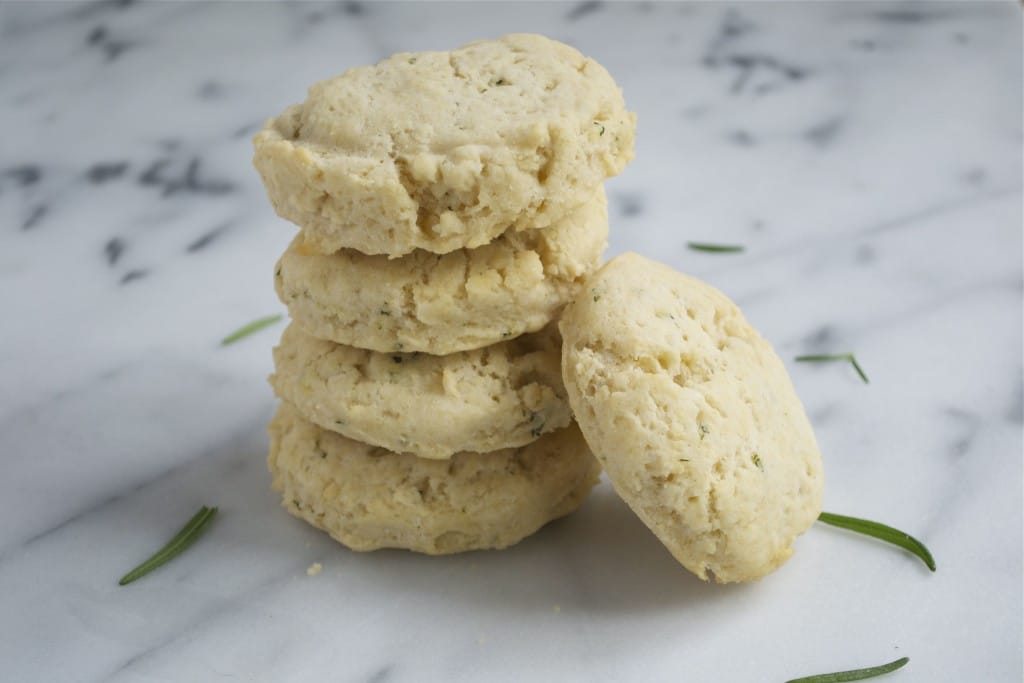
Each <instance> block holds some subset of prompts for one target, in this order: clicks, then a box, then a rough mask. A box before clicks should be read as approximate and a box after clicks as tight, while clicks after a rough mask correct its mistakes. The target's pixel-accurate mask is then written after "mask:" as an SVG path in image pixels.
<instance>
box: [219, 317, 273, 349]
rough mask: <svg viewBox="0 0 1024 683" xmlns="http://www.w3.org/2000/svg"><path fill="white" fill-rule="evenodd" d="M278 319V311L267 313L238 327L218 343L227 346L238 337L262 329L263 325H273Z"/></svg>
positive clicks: (240, 337)
mask: <svg viewBox="0 0 1024 683" xmlns="http://www.w3.org/2000/svg"><path fill="white" fill-rule="evenodd" d="M280 319H281V314H280V313H278V314H277V315H268V316H267V317H265V318H260V319H259V320H253V321H252V322H251V323H249V324H248V325H243V326H242V327H239V328H238V329H237V330H235V331H234V332H232V333H231V334H229V335H228V336H226V337H224V338H223V339H221V340H220V345H221V346H227V345H228V344H234V343H235V342H236V341H238V340H239V339H242V338H243V337H248V336H249V335H250V334H252V333H253V332H258V331H259V330H262V329H263V328H264V327H269V326H270V325H273V324H274V323H276V322H278V321H279V320H280Z"/></svg>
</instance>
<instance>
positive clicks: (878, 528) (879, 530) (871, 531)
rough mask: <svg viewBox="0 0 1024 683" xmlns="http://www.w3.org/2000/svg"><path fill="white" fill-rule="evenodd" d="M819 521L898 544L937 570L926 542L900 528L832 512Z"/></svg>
mask: <svg viewBox="0 0 1024 683" xmlns="http://www.w3.org/2000/svg"><path fill="white" fill-rule="evenodd" d="M818 521H819V522H824V523H825V524H831V525H832V526H837V527H839V528H841V529H849V530H850V531H856V532H857V533H859V534H864V535H865V536H871V537H873V538H877V539H880V540H882V541H885V542H887V543H892V544H893V545H898V546H899V547H901V548H903V549H904V550H909V551H910V552H912V553H914V554H915V555H917V556H918V557H919V558H921V561H922V562H924V563H925V565H927V566H928V569H931V570H932V571H935V558H933V557H932V554H931V552H929V550H928V548H926V547H925V545H924V543H921V541H919V540H917V539H916V538H914V537H913V536H911V535H910V534H908V533H906V532H903V531H900V530H899V529H893V528H892V527H891V526H886V525H885V524H880V523H878V522H872V521H870V520H867V519H858V518H857V517H847V516H845V515H834V514H832V513H831V512H822V513H821V515H819V516H818Z"/></svg>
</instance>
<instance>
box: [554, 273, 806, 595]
mask: <svg viewBox="0 0 1024 683" xmlns="http://www.w3.org/2000/svg"><path fill="white" fill-rule="evenodd" d="M560 329H561V331H562V336H563V347H562V373H563V379H564V381H565V388H566V391H567V393H568V396H569V403H570V405H571V407H572V409H573V413H574V414H575V416H576V419H577V421H578V422H579V425H580V428H581V429H582V430H583V433H584V435H585V436H586V438H587V442H588V443H589V444H590V446H591V448H592V450H593V451H594V454H595V455H596V456H597V458H598V460H600V461H601V464H602V465H603V466H604V468H605V471H606V472H607V473H608V477H609V479H611V481H612V484H613V485H614V487H615V490H616V492H617V493H618V494H619V495H620V496H621V497H622V498H623V500H625V501H626V502H627V503H628V504H629V506H630V507H631V508H632V509H633V511H634V512H636V513H637V516H639V517H640V518H641V519H642V520H643V521H644V523H645V524H647V526H648V527H649V528H650V529H651V530H652V531H653V532H654V533H655V535H657V536H658V538H659V539H660V540H661V541H662V543H664V544H665V546H666V547H667V548H668V549H669V550H670V551H671V552H672V554H673V555H674V556H675V557H676V559H677V560H679V562H680V563H681V564H683V566H685V567H686V568H687V569H689V570H690V571H692V572H693V573H695V574H697V575H698V576H699V577H701V578H702V579H707V578H712V577H713V578H714V579H716V580H717V581H719V582H722V583H726V582H731V581H750V580H753V579H757V578H760V577H762V576H764V575H765V574H768V573H769V572H771V571H773V570H774V569H776V568H777V567H779V566H780V565H781V564H782V563H783V562H785V561H786V559H787V558H788V557H789V556H790V555H791V553H792V544H793V541H794V540H795V538H796V537H797V536H798V535H800V534H801V533H803V532H804V531H806V530H807V529H808V528H809V527H810V526H811V524H813V523H814V520H815V519H817V517H818V514H819V513H820V512H821V498H822V467H821V456H820V454H819V452H818V447H817V444H816V442H815V439H814V432H813V430H812V429H811V425H810V423H809V422H808V420H807V416H806V415H805V414H804V410H803V406H802V405H801V404H800V400H799V398H798V397H797V395H796V392H795V391H794V389H793V385H792V383H791V382H790V380H789V375H788V374H787V373H786V369H785V367H783V365H782V362H781V361H780V360H779V358H778V356H776V355H775V352H774V351H773V350H772V347H771V345H770V344H769V343H768V342H767V341H765V340H764V339H763V338H762V337H761V335H760V334H758V332H757V330H755V329H754V328H753V327H752V326H751V325H750V324H749V323H748V322H747V321H746V319H744V317H743V314H742V313H741V312H740V310H739V309H738V308H737V307H736V305H735V304H733V303H732V302H731V301H729V299H727V298H726V297H725V296H724V295H723V294H722V293H721V292H719V291H718V290H716V289H714V288H713V287H711V286H709V285H707V284H705V283H703V282H700V281H699V280H695V279H693V278H690V277H687V276H685V275H683V274H681V273H678V272H676V271H674V270H672V269H671V268H668V267H667V266H664V265H661V264H659V263H655V262H653V261H649V260H647V259H644V258H642V257H640V256H637V255H636V254H625V255H623V256H619V257H618V258H615V259H613V260H612V261H610V262H608V263H607V264H606V265H605V266H604V267H603V268H602V269H601V270H599V271H598V272H597V273H595V274H594V275H592V276H591V277H590V278H588V279H587V281H586V283H585V284H584V289H583V290H582V292H581V294H580V295H579V296H578V297H577V298H576V300H575V301H574V302H573V303H572V304H570V305H569V306H568V308H566V310H565V313H564V314H563V316H562V321H561V326H560Z"/></svg>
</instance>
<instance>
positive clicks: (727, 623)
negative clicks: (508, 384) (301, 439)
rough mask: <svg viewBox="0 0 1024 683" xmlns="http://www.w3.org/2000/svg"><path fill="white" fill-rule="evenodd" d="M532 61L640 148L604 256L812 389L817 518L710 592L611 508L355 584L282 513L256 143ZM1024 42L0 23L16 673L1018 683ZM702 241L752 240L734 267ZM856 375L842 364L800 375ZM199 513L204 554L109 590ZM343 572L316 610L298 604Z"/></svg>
mask: <svg viewBox="0 0 1024 683" xmlns="http://www.w3.org/2000/svg"><path fill="white" fill-rule="evenodd" d="M512 31H535V32H541V33H545V34H547V35H550V36H552V37H554V38H557V39H560V40H564V41H566V42H569V43H572V44H574V45H576V46H577V47H579V48H580V49H581V50H582V51H583V52H585V53H587V54H589V55H592V56H594V57H596V58H597V59H598V60H599V61H601V62H602V63H603V64H604V65H605V66H606V67H607V68H608V69H609V71H610V72H611V73H612V74H613V75H614V76H615V78H616V79H617V80H618V82H619V83H620V84H621V86H622V87H623V89H624V92H625V95H626V98H627V101H628V103H629V105H630V106H631V108H633V109H634V110H635V111H637V113H638V116H639V130H638V138H637V159H636V161H635V162H634V163H633V164H632V165H631V166H630V167H629V168H628V169H627V170H626V172H625V173H624V174H623V175H622V176H620V177H619V178H616V179H614V180H612V181H611V182H610V183H609V184H608V192H609V198H610V212H611V217H612V237H611V248H610V250H609V255H613V254H615V253H619V252H622V251H626V250H633V251H638V252H641V253H644V254H646V255H649V256H652V257H655V258H658V259H660V260H662V261H665V262H667V263H669V264H671V265H673V266H674V267H676V268H679V269H681V270H684V271H686V272H689V273H692V274H695V275H697V276H698V277H701V278H703V279H706V280H708V281H709V282H711V283H713V284H714V285H716V286H717V287H719V288H721V289H722V290H723V291H725V292H726V293H727V294H729V295H730V296H731V297H733V298H734V299H735V300H736V301H737V302H738V303H740V304H741V305H742V306H743V308H744V310H745V312H746V313H747V315H748V317H749V318H750V319H751V320H752V321H753V322H754V323H755V324H756V325H757V326H758V327H759V328H760V329H761V330H762V332H763V333H764V334H765V336H766V337H768V338H769V339H770V340H771V341H772V342H773V343H774V344H775V345H776V348H777V349H778V351H779V353H780V355H781V356H782V357H783V359H784V360H786V361H787V365H788V366H789V368H790V371H791V373H792V375H793V378H794V382H795V384H796V385H797V389H798V391H799V393H800V396H801V398H802V399H803V401H804V403H805V405H806V407H807V410H808V413H809V415H810V416H811V418H812V421H813V423H814V425H815V428H816V432H817V434H818V438H819V441H820V444H821V446H822V450H823V453H824V456H825V465H826V476H827V487H826V509H829V510H833V511H837V512H844V513H848V514H854V515H861V516H866V517H872V518H876V519H879V520H883V521H885V522H888V523H891V524H894V525H896V526H899V527H901V528H905V529H907V530H908V531H911V532H912V533H914V534H916V535H917V536H918V537H919V538H921V539H922V540H923V541H925V542H926V543H927V544H928V545H929V547H930V548H931V549H932V551H933V552H934V553H935V555H936V559H937V561H938V565H939V571H938V572H937V573H936V574H934V575H933V574H930V573H929V572H928V571H927V570H926V569H925V568H924V567H923V566H920V565H919V564H918V563H917V562H916V561H915V560H913V559H912V558H908V556H905V555H903V554H901V553H900V552H897V551H894V550H891V549H889V548H887V547H884V546H882V545H881V544H878V543H874V542H872V541H870V540H866V539H861V538H859V537H853V536H851V535H849V534H847V533H845V532H842V531H840V530H836V529H832V528H826V527H820V528H819V527H815V528H814V529H812V530H811V531H810V532H809V533H808V534H807V535H806V536H805V537H804V538H802V539H801V540H800V541H799V543H798V546H797V552H796V555H795V556H794V557H793V559H792V560H791V561H790V562H789V563H788V564H787V565H786V566H785V567H784V568H783V569H782V570H781V571H779V572H778V573H777V574H774V575H772V576H771V577H769V578H767V579H765V580H764V581H762V582H759V583H757V584H755V585H747V586H715V585H705V584H703V583H701V582H700V581H698V580H697V579H695V578H694V577H692V576H690V575H688V574H687V573H686V572H685V571H683V570H682V569H681V568H680V567H679V566H678V565H677V564H676V563H675V562H674V561H673V560H672V558H671V557H670V556H669V555H668V553H667V552H665V551H664V549H663V548H662V547H661V546H660V545H659V544H658V542H657V541H656V540H655V539H654V538H653V536H651V535H650V534H649V533H647V532H646V530H645V529H644V527H643V525H642V524H641V523H640V522H639V521H638V520H637V519H636V518H635V517H633V516H632V514H631V513H630V512H629V511H628V509H627V508H626V507H625V505H624V504H622V503H621V502H620V501H619V500H618V499H617V498H615V496H614V495H613V493H612V492H611V490H610V488H609V487H608V486H607V484H603V485H602V486H601V487H599V489H598V490H597V491H595V493H594V495H593V496H592V497H591V499H590V500H589V501H588V502H587V504H586V505H585V506H584V507H583V509H581V510H580V511H579V512H578V513H577V514H575V515H573V516H571V517H569V518H567V519H565V520H562V521H559V522H556V523H554V524H552V525H550V526H549V527H547V528H545V529H544V530H542V531H541V532H540V533H538V534H537V535H536V536H534V537H533V538H530V539H528V540H526V541H524V542H523V543H521V544H520V545H518V546H516V547H514V548H512V549H510V550H507V551H502V552H494V553H473V554H469V555H463V556H453V557H445V558H428V557H421V556H415V555H411V554H408V553H403V552H397V551H387V552H378V553H372V554H355V553H351V552H348V551H347V550H345V549H343V548H341V547H340V546H338V545H337V544H335V543H334V542H332V541H330V539H328V538H326V537H324V536H323V535H322V534H319V533H317V532H315V531H314V530H312V529H310V528H307V527H306V526H305V525H303V524H301V523H300V522H297V521H296V520H293V519H291V518H289V517H288V516H287V515H286V514H285V513H284V512H283V511H281V510H279V509H278V505H277V499H276V496H275V495H274V494H273V493H272V492H271V491H270V490H269V476H268V475H267V473H266V469H265V465H264V456H265V451H266V436H265V434H264V425H265V424H266V422H267V420H268V419H269V417H270V414H271V412H272V410H273V399H272V396H271V393H270V390H269V388H268V386H267V385H266V382H265V377H266V375H267V374H268V373H269V371H270V347H271V346H272V344H273V343H274V341H275V339H276V335H277V334H278V333H279V332H280V329H281V328H280V327H276V328H271V329H268V330H266V331H264V332H262V333H260V334H258V335H255V336H253V337H251V338H248V339H246V340H244V341H243V342H240V343H239V344H237V345H234V346H231V347H227V348H221V347H220V346H219V345H218V343H219V340H220V338H221V337H222V336H223V335H224V334H226V333H227V332H229V331H230V330H232V329H234V328H235V327H237V326H238V325H240V324H242V323H244V322H247V321H249V320H251V319H253V318H256V317H260V316H263V315H266V314H268V313H275V312H279V311H281V310H282V307H281V305H280V304H279V303H278V302H277V301H276V298H275V296H274V293H273V290H272V280H271V274H272V269H273V264H274V262H275V261H276V259H277V256H278V255H279V254H280V252H281V251H282V250H283V249H284V247H285V245H286V244H287V242H288V240H289V239H290V237H291V234H292V229H291V227H290V226H289V225H288V224H287V223H285V222H284V221H282V220H280V219H278V218H276V217H275V216H274V215H273V212H272V211H271V209H270V207H269V204H268V203H267V201H266V199H265V197H264V195H263V189H262V187H261V185H260V182H259V179H258V177H257V175H256V173H255V172H254V171H253V169H252V167H251V164H250V158H251V143H250V137H251V136H252V134H253V133H254V132H255V131H256V130H257V129H258V127H259V126H260V125H261V124H262V122H263V121H264V120H265V119H266V118H268V117H269V116H272V115H274V114H275V113H277V112H278V111H280V110H281V109H282V108H283V107H284V106H286V105H287V104H289V103H292V102H295V101H298V100H300V99H302V97H303V95H304V91H305V88H306V86H307V85H308V84H310V83H312V82H314V81H316V80H319V79H321V78H324V77H327V76H330V75H333V74H335V73H338V72H340V71H342V70H343V69H345V68H347V67H349V66H355V65H360V64H365V63H370V62H373V61H375V60H377V59H380V58H382V57H385V56H387V55H388V54H390V53H392V52H396V51H400V50H405V51H409V50H421V49H443V48H448V47H452V46H456V45H459V44H461V43H463V42H467V41H469V40H472V39H476V38H481V37H496V36H499V35H501V34H503V33H507V32H512ZM1020 55H1021V14H1020V9H1019V6H1018V5H1017V4H1015V3H1012V2H962V3H954V2H914V3H861V2H839V3H773V2H765V3H754V4H732V3H730V4H724V3H700V4H681V3H602V2H581V3H543V4H541V3H487V4H470V3H413V4H405V3H371V2H365V3H362V2H338V3H267V4H233V3H171V2H157V3H136V2H124V1H113V2H98V3H73V4H69V3H10V2H9V3H4V4H0V123H2V125H3V130H4V135H3V138H2V141H0V305H2V308H3V311H4V316H3V319H4V321H5V322H4V323H3V325H2V327H0V329H2V333H0V379H2V381H0V455H2V457H3V459H4V463H5V465H6V470H5V476H4V477H3V480H2V481H3V483H2V484H0V486H2V488H0V500H2V501H3V502H2V505H3V507H2V514H0V662H3V673H2V674H0V678H3V679H4V680H12V681H37V680H39V681H41V680H46V681H138V680H152V681H157V680H221V679H225V680H255V681H280V680H310V681H313V680H316V681H319V680H338V681H373V682H374V683H382V682H384V681H387V682H389V683H398V682H401V681H426V680H437V681H478V680H496V681H497V680H508V681H512V680H559V681H626V680H629V681H641V680H642V681H662V680H665V681H668V680H680V679H681V678H682V679H686V680H693V681H725V682H732V681H736V682H745V681H762V680H769V681H776V680H777V681H782V680H786V679H787V678H792V677H796V676H799V675H805V674H810V673H816V672H822V671H829V670H836V669H843V668H853V667H857V666H863V665H869V664H875V663H880V662H883V661H888V660H891V659H895V658H897V657H899V656H902V655H907V656H909V657H911V664H910V665H909V666H908V667H907V668H906V669H904V670H902V671H901V672H899V673H897V674H894V675H893V678H892V680H894V681H896V680H900V681H965V680H984V681H1019V680H1021V677H1022V668H1021V667H1022V663H1021V657H1022V651H1021V637H1022V633H1021V631H1022V607H1021V604H1022V602H1021V601H1022V587H1021V576H1022V559H1021V539H1022V525H1021V515H1022V505H1021V498H1022V493H1021V482H1022V471H1021V461H1022V423H1024V416H1022V412H1024V406H1022V403H1024V398H1022V371H1024V370H1022V338H1021V337H1022V332H1021V330H1022V288H1024V284H1022V267H1021V253H1022V239H1021V234H1022V217H1021V200H1022V195H1021V166H1022V158H1021V149H1022V144H1024V140H1022V134H1021V133H1022V130H1021V114H1022V111H1021V90H1022V88H1021V83H1022V69H1021V60H1020ZM688 241H710V242H719V243H734V244H742V245H744V246H745V247H746V251H745V252H744V253H742V254H734V255H721V254H718V255H712V254H703V253H697V252H693V251H689V250H687V248H686V243H687V242H688ZM846 350H854V351H856V353H857V356H858V359H859V360H860V362H861V363H862V364H863V366H864V368H865V369H866V371H867V372H868V374H869V376H870V379H871V384H870V385H863V384H862V383H861V382H860V381H859V380H858V378H857V377H856V375H855V374H853V372H852V370H851V369H850V368H849V367H848V366H845V365H841V364H837V365H828V366H812V365H803V364H797V363H793V362H792V358H793V357H794V356H796V355H798V354H801V353H827V352H835V351H846ZM201 504H209V505H218V506H219V507H220V514H219V516H218V519H217V520H216V521H215V523H214V526H213V528H212V529H211V531H210V533H209V534H208V536H207V537H205V538H204V539H203V540H202V541H201V542H199V543H198V544H197V545H196V546H195V547H194V548H192V549H191V550H189V551H188V552H187V553H186V554H184V555H183V556H181V557H180V558H179V559H178V560H176V561H175V562H173V563H172V564H170V565H168V566H167V567H165V568H164V569H162V570H161V571H160V572H158V573H155V574H153V575H151V576H150V577H147V578H146V579H145V580H143V581H140V582H139V583H137V584H133V585H132V586H129V587H126V588H119V587H118V586H117V585H116V580H117V578H118V577H119V576H120V575H121V574H123V573H124V571H126V570H127V569H128V568H130V567H131V566H133V565H134V564H135V563H137V562H138V561H139V560H140V559H142V558H144V557H145V556H146V555H147V554H148V553H150V552H151V551H152V550H154V549H155V548H156V547H157V546H158V545H159V544H160V543H162V542H163V540H164V539H165V538H166V537H168V536H169V535H170V534H171V533H173V532H174V531H175V530H176V528H177V527H178V526H179V525H180V524H181V523H182V522H183V521H184V520H185V519H187V518H188V516H189V515H191V514H192V513H193V512H194V511H195V509H196V508H198V507H199V506H200V505H201ZM312 562H320V563H322V564H323V572H322V573H321V574H320V575H319V576H315V577H309V576H307V575H306V573H305V569H306V567H307V566H309V565H310V564H311V563H312Z"/></svg>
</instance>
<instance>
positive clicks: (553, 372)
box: [270, 324, 571, 458]
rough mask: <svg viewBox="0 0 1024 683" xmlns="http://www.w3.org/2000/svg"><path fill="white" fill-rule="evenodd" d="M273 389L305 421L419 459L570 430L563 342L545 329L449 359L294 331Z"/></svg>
mask: <svg viewBox="0 0 1024 683" xmlns="http://www.w3.org/2000/svg"><path fill="white" fill-rule="evenodd" d="M274 367H275V370H274V374H273V375H271V377H270V383H271V385H273V387H274V391H275V392H276V393H277V395H278V396H279V397H281V398H283V399H285V400H286V401H288V402H289V403H291V404H292V405H293V406H295V408H296V409H297V410H298V411H299V412H300V413H301V414H302V416H303V417H305V418H306V419H308V420H311V421H312V422H314V423H316V424H317V425H319V426H321V427H323V428H325V429H330V430H331V431H335V432H339V433H340V434H343V435H345V436H347V437H349V438H352V439H356V440H358V441H364V442H366V443H369V444H373V445H375V446H381V447H383V448H387V449H389V450H392V451H397V452H401V453H412V454H413V455H418V456H420V457H422V458H450V457H451V456H452V455H454V454H455V453H458V452H460V451H474V452H479V453H482V452H486V451H493V450H498V449H501V448H512V447H516V446H523V445H526V444H528V443H530V442H531V441H534V440H535V439H537V438H538V437H539V436H541V435H542V434H546V433H548V432H551V431H555V430H557V429H562V428H564V427H566V426H568V424H569V422H570V421H571V417H570V415H569V402H568V399H567V398H566V396H565V388H564V387H563V386H562V374H561V372H562V371H561V340H560V339H559V337H558V330H557V329H556V328H555V326H554V325H551V326H549V327H548V328H546V329H545V330H542V331H541V332H537V333H534V334H527V335H523V336H521V337H518V338H516V339H512V340H509V341H506V342H502V343H499V344H495V345H493V346H488V347H485V348H482V349H475V350H473V351H463V352H461V353H455V354H451V355H447V356H431V355H428V354H424V353H387V354H385V353H377V352H375V351H366V350H364V349H357V348H355V347H352V346H344V345H341V344H335V343H333V342H329V341H323V340H321V339H317V338H315V337H312V336H310V335H308V334H306V333H305V332H303V331H302V330H301V329H299V328H298V327H297V326H296V325H295V324H292V325H290V326H289V327H288V328H287V329H286V330H285V331H284V334H283V335H282V337H281V343H280V344H279V345H278V346H277V347H276V348H275V349H274Z"/></svg>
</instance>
